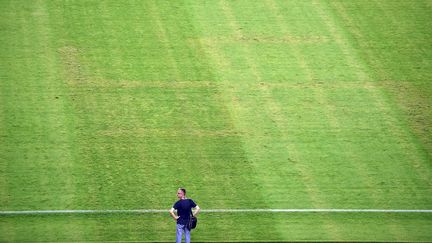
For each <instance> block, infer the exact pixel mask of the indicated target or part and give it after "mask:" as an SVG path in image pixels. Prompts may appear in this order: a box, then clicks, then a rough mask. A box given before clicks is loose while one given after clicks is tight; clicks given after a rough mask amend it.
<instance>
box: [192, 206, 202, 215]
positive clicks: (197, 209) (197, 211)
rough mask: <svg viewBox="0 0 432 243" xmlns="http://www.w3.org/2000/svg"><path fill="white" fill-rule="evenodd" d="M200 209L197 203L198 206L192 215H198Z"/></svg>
mask: <svg viewBox="0 0 432 243" xmlns="http://www.w3.org/2000/svg"><path fill="white" fill-rule="evenodd" d="M200 210H201V209H200V207H199V206H198V205H197V206H196V207H195V212H193V213H192V215H193V216H194V217H196V216H197V214H198V213H199V211H200Z"/></svg>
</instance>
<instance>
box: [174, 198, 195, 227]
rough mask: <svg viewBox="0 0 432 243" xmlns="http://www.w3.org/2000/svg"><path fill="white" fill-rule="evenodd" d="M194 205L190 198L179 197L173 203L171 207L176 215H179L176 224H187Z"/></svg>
mask: <svg viewBox="0 0 432 243" xmlns="http://www.w3.org/2000/svg"><path fill="white" fill-rule="evenodd" d="M196 206H197V205H196V204H195V202H194V201H192V199H181V200H178V201H177V202H176V203H174V206H173V208H174V209H175V210H177V215H178V216H180V218H179V219H177V224H181V225H187V223H188V222H189V219H190V216H191V213H192V208H194V207H196Z"/></svg>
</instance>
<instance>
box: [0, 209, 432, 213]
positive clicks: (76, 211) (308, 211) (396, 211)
mask: <svg viewBox="0 0 432 243" xmlns="http://www.w3.org/2000/svg"><path fill="white" fill-rule="evenodd" d="M168 211H169V210H168V209H124V210H24V211H0V215H16V214H24V215H26V214H27V215H28V214H104V213H138V214H139V213H168ZM201 212H204V213H259V212H267V213H432V209H334V208H330V209H313V208H311V209H270V208H265V209H264V208H263V209H204V210H201Z"/></svg>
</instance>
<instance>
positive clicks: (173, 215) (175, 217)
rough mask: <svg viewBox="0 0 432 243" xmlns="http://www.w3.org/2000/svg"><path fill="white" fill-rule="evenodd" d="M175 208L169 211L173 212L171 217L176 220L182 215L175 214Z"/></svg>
mask: <svg viewBox="0 0 432 243" xmlns="http://www.w3.org/2000/svg"><path fill="white" fill-rule="evenodd" d="M174 210H175V209H174V208H171V209H170V211H169V213H170V214H171V217H173V219H174V220H177V219H178V218H180V216H177V215H175V213H174Z"/></svg>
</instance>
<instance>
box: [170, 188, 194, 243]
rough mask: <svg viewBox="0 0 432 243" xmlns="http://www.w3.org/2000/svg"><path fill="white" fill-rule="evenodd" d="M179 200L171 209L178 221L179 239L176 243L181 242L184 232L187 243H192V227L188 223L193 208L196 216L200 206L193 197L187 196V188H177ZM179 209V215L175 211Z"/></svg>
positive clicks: (172, 214)
mask: <svg viewBox="0 0 432 243" xmlns="http://www.w3.org/2000/svg"><path fill="white" fill-rule="evenodd" d="M177 197H178V199H179V200H178V201H177V202H176V203H175V204H174V206H173V207H172V208H171V210H170V214H171V216H172V217H173V218H174V220H176V221H177V239H176V243H181V240H182V235H183V232H184V233H185V243H190V229H189V228H188V223H189V220H190V218H191V214H192V208H195V212H194V213H193V216H194V217H195V216H196V215H197V214H198V212H199V211H200V208H199V207H198V205H196V204H195V202H194V201H192V199H188V198H186V189H184V188H179V189H178V190H177ZM175 210H177V215H176V214H175V213H174V211H175Z"/></svg>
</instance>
